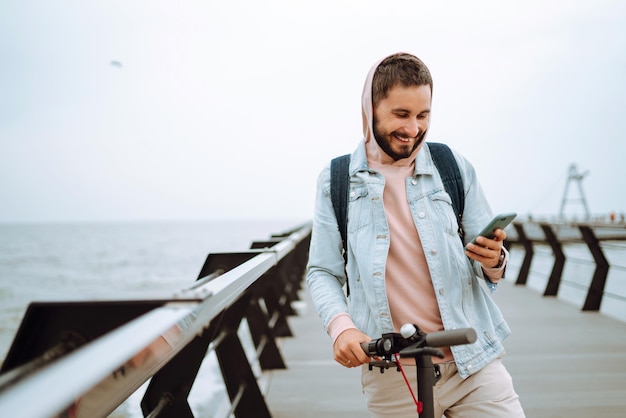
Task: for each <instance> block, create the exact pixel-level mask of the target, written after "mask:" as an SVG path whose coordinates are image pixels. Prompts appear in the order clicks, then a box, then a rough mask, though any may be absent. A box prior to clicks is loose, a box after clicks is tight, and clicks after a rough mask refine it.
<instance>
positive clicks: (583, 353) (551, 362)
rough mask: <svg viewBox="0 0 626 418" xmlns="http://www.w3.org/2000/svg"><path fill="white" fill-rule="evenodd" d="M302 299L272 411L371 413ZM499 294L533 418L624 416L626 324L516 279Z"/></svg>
mask: <svg viewBox="0 0 626 418" xmlns="http://www.w3.org/2000/svg"><path fill="white" fill-rule="evenodd" d="M510 267H511V270H510V271H509V273H510V274H509V277H511V278H513V277H515V276H516V272H515V271H513V267H514V266H510ZM302 297H303V300H302V305H303V306H302V309H301V315H299V316H295V317H292V318H290V324H291V326H292V330H293V332H294V334H295V336H294V337H293V338H289V339H285V340H284V341H283V342H282V343H281V344H282V345H281V350H282V353H283V356H284V358H285V361H286V363H287V366H288V369H286V370H278V371H275V372H273V373H272V375H271V376H270V378H269V382H268V385H267V394H266V401H267V404H268V406H269V408H270V410H271V412H272V415H273V416H274V417H276V418H292V417H298V418H307V417H327V418H332V417H338V418H353V417H354V418H356V417H359V418H363V417H367V416H368V413H367V409H366V408H365V400H364V398H363V395H362V394H361V388H360V369H344V368H342V367H340V366H339V365H337V364H336V363H335V362H334V361H333V360H332V353H331V348H330V345H329V344H330V342H329V339H328V337H327V336H326V335H325V333H324V331H323V330H322V328H321V323H320V321H319V319H318V317H317V315H316V313H315V311H314V309H313V307H312V305H311V303H310V300H309V298H308V294H307V292H306V290H305V291H303V294H302ZM494 298H495V299H496V301H497V302H498V304H499V306H500V308H501V309H502V311H503V313H504V315H505V317H506V318H507V320H508V322H509V325H510V326H511V328H512V330H513V333H512V335H511V336H510V337H509V338H508V339H507V340H506V341H505V346H506V349H507V355H506V357H505V359H504V362H505V364H506V366H507V368H508V370H509V371H510V373H511V375H512V376H513V380H514V384H515V388H516V390H517V392H518V393H519V395H520V399H521V402H522V404H523V406H524V409H525V411H526V415H527V417H528V418H556V417H568V418H578V417H581V418H582V417H585V418H588V417H593V418H610V417H611V418H612V417H615V418H618V417H620V418H622V417H625V416H626V323H623V322H620V321H618V320H615V319H612V318H609V317H607V316H604V315H602V314H599V313H591V312H582V311H581V310H580V309H579V307H577V306H574V305H572V304H569V303H567V302H563V301H561V300H558V299H555V298H552V297H542V295H541V294H540V293H538V292H537V291H535V290H533V289H529V288H526V287H524V286H516V285H515V284H514V279H507V281H505V282H503V283H502V284H501V285H500V289H499V290H498V292H497V293H496V294H495V295H494Z"/></svg>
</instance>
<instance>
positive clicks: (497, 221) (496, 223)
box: [472, 212, 517, 244]
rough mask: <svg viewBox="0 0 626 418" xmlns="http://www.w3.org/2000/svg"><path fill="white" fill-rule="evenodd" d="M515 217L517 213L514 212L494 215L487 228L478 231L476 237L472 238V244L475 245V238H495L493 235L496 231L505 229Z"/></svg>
mask: <svg viewBox="0 0 626 418" xmlns="http://www.w3.org/2000/svg"><path fill="white" fill-rule="evenodd" d="M516 216H517V213H514V212H511V213H501V214H499V215H496V216H495V217H494V218H493V219H492V220H491V222H489V223H488V224H487V226H486V227H484V228H483V229H482V231H480V232H479V233H478V235H477V236H476V237H474V239H473V240H472V244H476V238H478V237H481V236H482V237H485V238H489V239H492V238H493V237H494V236H495V235H494V234H493V233H494V231H495V230H496V229H498V228H500V229H504V228H506V227H507V226H508V225H509V224H510V223H511V221H512V220H513V219H515V217H516Z"/></svg>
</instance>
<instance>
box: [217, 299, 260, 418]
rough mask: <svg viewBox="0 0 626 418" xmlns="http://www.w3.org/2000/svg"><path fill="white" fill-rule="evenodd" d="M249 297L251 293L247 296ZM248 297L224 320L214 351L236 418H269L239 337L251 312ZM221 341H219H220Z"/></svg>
mask: <svg viewBox="0 0 626 418" xmlns="http://www.w3.org/2000/svg"><path fill="white" fill-rule="evenodd" d="M248 296H249V293H248ZM249 302H250V299H249V297H246V296H245V295H244V296H243V297H241V298H239V299H238V300H237V301H236V302H235V303H234V304H233V305H231V306H230V307H229V308H228V309H227V310H226V312H225V313H224V317H223V318H222V326H221V330H222V334H221V336H222V338H221V341H219V342H218V343H217V345H216V347H215V354H216V355H217V360H218V362H219V364H220V370H221V371H222V377H223V378H224V384H225V385H226V391H227V392H228V396H229V398H230V400H231V402H232V404H233V405H232V406H233V408H232V410H233V411H234V414H235V416H236V417H237V418H247V417H259V418H270V417H271V414H270V412H269V409H268V408H267V405H266V404H265V398H263V394H262V393H261V390H260V389H259V385H258V383H257V380H256V376H255V375H254V372H253V371H252V368H251V367H250V363H249V362H248V358H247V357H246V353H245V351H244V349H243V346H242V344H241V340H240V339H239V335H238V334H237V329H238V328H239V324H240V323H241V320H242V319H243V317H244V315H245V314H246V311H247V310H248V304H249ZM218 338H219V337H218Z"/></svg>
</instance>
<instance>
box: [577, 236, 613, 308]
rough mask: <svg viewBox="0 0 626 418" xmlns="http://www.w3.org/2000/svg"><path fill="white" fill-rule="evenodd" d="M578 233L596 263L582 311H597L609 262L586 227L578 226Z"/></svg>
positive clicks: (598, 243)
mask: <svg viewBox="0 0 626 418" xmlns="http://www.w3.org/2000/svg"><path fill="white" fill-rule="evenodd" d="M578 229H580V233H581V234H582V237H583V240H585V243H586V244H587V246H588V247H589V251H590V252H591V255H592V256H593V259H594V260H595V262H596V269H595V271H594V272H593V278H592V279H591V284H590V285H589V290H588V292H587V299H586V300H585V304H584V305H583V311H598V310H600V304H601V303H602V295H603V294H604V285H605V283H606V276H607V274H608V272H609V262H608V261H607V259H606V257H604V253H603V252H602V248H600V241H598V239H597V238H596V236H595V234H594V233H593V230H592V229H591V228H590V227H588V226H586V225H579V227H578Z"/></svg>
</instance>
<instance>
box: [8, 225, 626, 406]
mask: <svg viewBox="0 0 626 418" xmlns="http://www.w3.org/2000/svg"><path fill="white" fill-rule="evenodd" d="M303 223H304V221H303V222H297V221H288V220H274V221H268V220H263V221H180V222H174V221H168V222H165V221H162V222H156V221H155V222H108V223H107V222H100V223H85V222H83V223H69V222H68V223H29V224H26V223H25V224H0V361H1V360H3V359H4V358H5V356H6V354H7V352H8V350H9V347H10V345H11V343H12V341H13V338H14V336H15V333H16V331H17V329H18V327H19V324H20V321H21V320H22V317H23V316H24V313H25V311H26V308H27V307H28V304H29V303H31V302H33V301H50V300H54V301H62V300H64V299H65V298H67V299H71V300H76V299H84V300H90V299H102V298H115V296H116V295H118V296H119V295H124V297H128V296H129V295H130V296H132V295H137V296H140V295H142V294H145V293H149V292H152V291H172V292H174V291H176V290H179V289H182V288H186V287H188V286H189V285H190V284H192V283H193V282H194V281H195V280H196V278H197V276H198V273H199V272H200V269H201V267H202V265H203V263H204V261H205V259H206V257H207V255H208V254H209V253H212V252H236V251H244V250H246V249H248V248H250V244H251V243H252V242H253V241H258V240H265V239H267V238H269V237H270V236H271V235H272V234H276V233H282V232H284V231H287V230H290V229H292V228H294V227H297V226H300V225H302V224H303ZM603 250H604V253H605V255H606V256H607V259H608V260H609V262H610V264H611V267H610V269H609V275H608V280H607V283H606V287H605V297H604V300H603V302H602V306H601V313H602V314H604V315H607V316H611V317H613V318H616V319H618V320H620V321H626V257H625V256H626V242H624V241H613V242H605V243H603ZM564 252H565V254H566V257H567V261H566V264H565V268H564V271H563V281H562V284H561V287H560V289H559V295H558V297H559V298H560V299H562V300H564V301H566V302H567V303H571V304H574V305H576V306H579V307H582V306H583V303H584V299H585V296H586V292H587V288H588V286H589V284H590V282H591V278H592V276H593V271H594V268H595V264H594V263H593V258H592V257H591V254H590V253H589V251H588V249H587V248H586V246H585V245H584V244H568V245H565V246H564ZM523 257H524V250H523V249H522V248H521V247H516V246H514V247H512V248H511V262H510V266H509V267H508V270H507V279H506V280H515V279H516V277H517V272H518V271H519V266H520V265H521V262H522V259H523ZM552 263H553V258H552V251H551V250H550V248H549V247H548V246H542V245H537V246H536V247H535V256H534V259H533V263H532V265H531V274H530V277H529V280H528V283H527V286H528V287H529V288H532V289H534V290H536V291H537V293H538V295H537V297H538V298H539V297H541V294H542V293H543V291H544V289H545V286H546V283H547V280H548V277H549V275H550V271H551V268H552ZM242 329H243V327H242ZM243 338H245V336H244V337H243ZM218 370H219V367H218V366H217V360H216V359H215V356H214V355H213V354H209V355H208V356H207V358H206V360H205V362H204V363H203V365H202V367H201V370H200V372H199V375H198V378H197V379H196V382H195V384H194V387H193V388H192V391H191V393H190V396H189V403H190V406H191V408H192V410H193V411H194V413H195V415H196V416H220V417H221V416H227V415H226V414H228V408H229V404H228V400H227V395H226V392H225V389H224V386H223V382H222V380H221V375H220V374H219V371H218ZM145 386H146V385H144V386H142V388H140V389H139V390H138V391H137V392H136V393H135V394H133V395H131V397H130V398H129V399H128V400H127V401H126V402H124V403H123V404H122V405H121V406H120V407H119V408H117V409H116V410H115V411H114V412H113V413H112V414H111V415H110V416H111V417H113V418H135V417H137V418H139V417H142V416H143V415H142V413H141V410H140V401H141V397H142V396H143V392H144V391H145Z"/></svg>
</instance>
